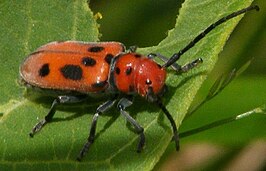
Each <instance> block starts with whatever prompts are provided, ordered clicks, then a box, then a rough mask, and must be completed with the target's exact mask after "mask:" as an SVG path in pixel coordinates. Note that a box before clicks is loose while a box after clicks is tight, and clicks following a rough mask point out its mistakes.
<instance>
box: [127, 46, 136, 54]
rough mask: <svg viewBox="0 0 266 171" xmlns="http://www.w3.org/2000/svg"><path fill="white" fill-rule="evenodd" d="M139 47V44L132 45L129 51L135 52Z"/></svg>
mask: <svg viewBox="0 0 266 171" xmlns="http://www.w3.org/2000/svg"><path fill="white" fill-rule="evenodd" d="M137 49H138V46H130V47H129V48H128V52H130V53H134V52H136V51H137Z"/></svg>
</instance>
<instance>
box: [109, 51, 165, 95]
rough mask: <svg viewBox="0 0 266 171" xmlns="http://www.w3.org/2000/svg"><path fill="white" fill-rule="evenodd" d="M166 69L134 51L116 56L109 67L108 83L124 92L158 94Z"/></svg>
mask: <svg viewBox="0 0 266 171" xmlns="http://www.w3.org/2000/svg"><path fill="white" fill-rule="evenodd" d="M165 79H166V71H165V69H164V68H162V67H161V66H160V65H158V64H157V63H156V62H154V61H153V60H151V59H149V58H147V57H145V56H143V55H139V54H136V53H126V54H121V55H119V56H117V57H116V58H115V59H114V61H113V63H112V67H111V71H110V80H109V84H111V86H114V87H116V89H117V90H118V91H120V92H122V93H125V94H134V93H135V94H139V95H140V96H142V97H145V96H147V95H148V94H149V93H151V92H152V93H153V94H155V95H156V94H159V93H160V92H161V91H162V89H163V87H164V84H165Z"/></svg>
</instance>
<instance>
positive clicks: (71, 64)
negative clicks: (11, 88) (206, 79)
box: [20, 6, 259, 160]
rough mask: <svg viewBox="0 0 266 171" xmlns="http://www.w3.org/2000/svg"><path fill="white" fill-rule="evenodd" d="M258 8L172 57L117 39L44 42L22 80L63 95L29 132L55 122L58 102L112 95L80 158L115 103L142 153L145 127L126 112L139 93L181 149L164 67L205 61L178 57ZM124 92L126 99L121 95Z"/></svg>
mask: <svg viewBox="0 0 266 171" xmlns="http://www.w3.org/2000/svg"><path fill="white" fill-rule="evenodd" d="M254 9H255V10H259V7H258V6H250V7H247V8H244V9H242V10H239V11H236V12H234V13H232V14H230V15H228V16H226V17H223V18H221V19H220V20H218V21H217V22H215V23H213V24H212V25H210V26H209V27H207V28H206V29H205V30H204V31H203V32H201V33H200V34H199V35H198V36H196V37H195V38H194V39H193V40H192V41H191V42H190V43H189V44H188V45H187V46H185V47H184V48H183V49H182V50H180V51H179V52H178V53H175V54H173V55H172V56H171V57H170V58H169V59H168V58H167V57H165V56H163V55H161V54H159V53H150V54H148V55H147V56H145V55H142V54H139V53H136V48H135V47H131V48H130V49H129V51H126V50H125V46H124V45H123V44H122V43H119V42H80V41H63V42H51V43H48V44H46V45H43V46H41V47H40V48H38V49H37V50H36V51H35V52H33V53H31V54H30V55H29V56H28V57H27V58H26V59H25V60H24V62H23V63H22V64H21V66H20V77H21V81H22V82H23V83H24V84H25V85H26V86H27V87H30V88H36V89H41V90H49V91H54V92H60V93H58V94H59V95H58V96H57V98H55V99H54V101H53V103H52V105H51V107H50V110H49V112H48V114H47V115H46V116H45V118H44V119H43V120H41V121H40V122H38V123H37V124H36V125H35V126H34V127H33V129H32V131H31V132H30V136H31V137H33V136H34V135H35V134H36V133H37V132H39V131H40V130H41V128H43V126H44V125H45V124H46V123H48V122H50V121H51V120H52V118H53V116H54V114H55V112H56V107H57V106H58V105H59V104H70V103H79V102H82V101H84V100H86V99H87V98H94V97H95V95H96V96H97V95H99V94H101V95H105V96H106V97H108V98H107V100H106V101H105V102H104V103H102V104H101V105H100V106H99V107H98V108H97V109H96V112H95V114H94V116H93V119H92V123H91V128H90V132H89V136H88V140H87V142H86V143H85V145H84V146H83V148H82V149H81V151H80V153H79V155H78V157H77V159H78V160H81V159H82V158H83V157H84V155H85V153H86V152H87V151H88V150H89V148H90V147H91V145H92V144H93V142H94V140H95V133H96V125H97V120H98V117H99V116H100V115H101V114H102V113H104V112H105V111H107V110H108V109H110V108H111V107H112V106H113V105H114V104H115V103H116V102H117V108H118V110H119V112H120V113H121V115H123V116H124V117H125V118H126V119H127V121H128V122H129V123H130V124H132V126H133V127H134V128H135V130H136V133H137V134H138V135H139V138H140V140H139V143H138V146H137V151H138V152H140V151H141V150H142V149H143V146H144V144H145V135H144V129H143V128H142V127H141V125H139V124H138V122H137V121H136V120H135V119H134V118H132V117H131V116H130V115H129V114H128V113H127V112H126V108H127V107H129V106H130V105H132V104H133V102H132V97H133V96H135V95H139V96H141V97H143V98H145V99H146V100H147V101H148V102H152V103H154V104H156V105H157V106H158V107H159V108H160V109H161V110H162V111H163V113H164V114H165V115H166V117H167V118H168V120H169V121H170V124H171V127H172V130H173V140H174V141H175V147H176V150H179V135H178V130H177V127H176V124H175V121H174V119H173V117H172V116H171V114H170V113H169V111H168V110H167V109H166V107H165V106H164V104H163V103H162V101H161V98H162V97H163V95H164V92H165V90H166V84H165V80H166V77H167V71H166V69H167V68H168V67H171V68H172V69H173V70H174V71H176V73H178V74H180V73H184V72H187V71H189V70H191V69H192V68H194V67H196V66H197V65H198V64H200V63H202V62H203V60H202V58H198V59H196V60H194V61H192V62H191V63H188V64H186V65H184V66H181V65H179V64H177V63H176V61H177V60H178V59H179V58H180V56H182V55H183V54H184V53H185V52H186V51H188V50H189V49H190V48H192V47H193V46H194V45H195V44H196V43H197V42H199V41H200V40H201V39H202V38H204V37H205V35H206V34H208V33H209V32H210V31H211V30H213V29H214V28H215V27H217V26H219V25H220V24H222V23H224V22H225V21H227V20H229V19H231V18H234V17H236V16H238V15H240V14H243V13H245V12H247V11H250V10H254ZM155 57H157V58H159V59H161V60H162V61H164V62H165V63H164V64H163V65H160V64H158V63H157V62H155V61H154V58H155ZM121 95H122V98H120V99H119V97H121Z"/></svg>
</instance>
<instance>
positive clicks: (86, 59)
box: [81, 56, 96, 66]
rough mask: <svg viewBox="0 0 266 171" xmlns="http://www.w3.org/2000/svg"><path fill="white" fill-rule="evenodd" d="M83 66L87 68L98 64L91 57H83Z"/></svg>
mask: <svg viewBox="0 0 266 171" xmlns="http://www.w3.org/2000/svg"><path fill="white" fill-rule="evenodd" d="M81 62H82V64H83V65H85V66H94V65H95V64H96V60H95V59H93V58H91V57H87V56H86V57H83V58H82V61H81Z"/></svg>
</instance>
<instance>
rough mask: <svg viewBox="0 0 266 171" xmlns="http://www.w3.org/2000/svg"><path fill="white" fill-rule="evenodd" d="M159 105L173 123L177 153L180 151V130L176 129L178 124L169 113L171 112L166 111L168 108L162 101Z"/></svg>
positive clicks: (158, 102)
mask: <svg viewBox="0 0 266 171" xmlns="http://www.w3.org/2000/svg"><path fill="white" fill-rule="evenodd" d="M157 105H158V106H159V107H160V108H161V109H162V111H163V113H164V114H165V115H166V117H167V118H168V120H169V121H170V123H171V126H172V129H173V134H174V136H173V139H174V141H175V144H176V146H175V147H176V151H178V150H179V133H178V130H177V128H176V124H175V121H174V119H173V117H172V116H171V114H170V113H169V111H168V110H167V109H166V107H165V106H164V105H163V104H162V102H161V101H160V100H158V101H157Z"/></svg>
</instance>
